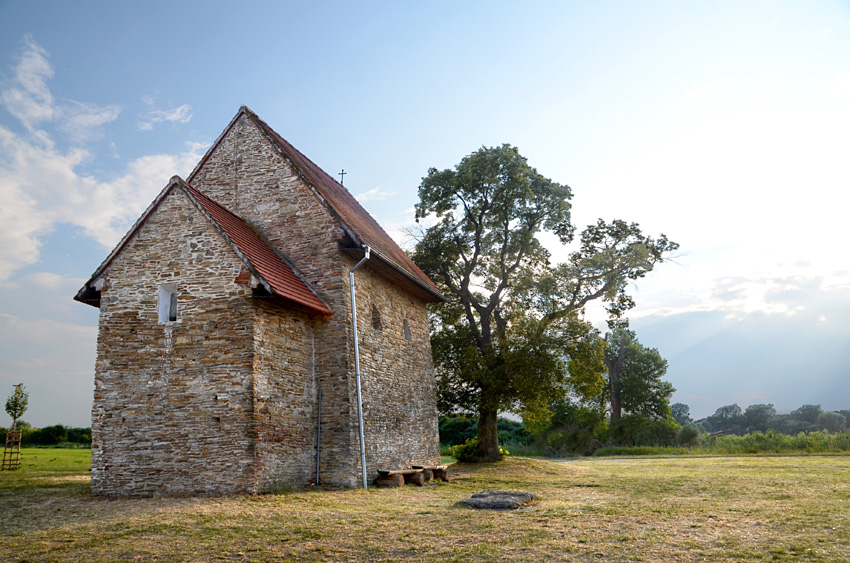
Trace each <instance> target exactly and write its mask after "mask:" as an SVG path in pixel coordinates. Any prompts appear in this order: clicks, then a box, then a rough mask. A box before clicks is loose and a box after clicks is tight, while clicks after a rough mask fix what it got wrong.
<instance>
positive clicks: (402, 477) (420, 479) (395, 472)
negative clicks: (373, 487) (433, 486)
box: [377, 465, 449, 487]
mask: <svg viewBox="0 0 850 563" xmlns="http://www.w3.org/2000/svg"><path fill="white" fill-rule="evenodd" d="M448 468H449V466H448V465H431V466H423V465H414V466H413V467H411V468H410V469H379V470H378V480H377V484H378V486H379V487H403V486H405V485H406V484H408V483H413V484H415V485H418V486H420V487H421V486H423V485H424V484H425V483H427V482H428V481H430V480H431V479H442V480H443V481H448V480H449V472H448Z"/></svg>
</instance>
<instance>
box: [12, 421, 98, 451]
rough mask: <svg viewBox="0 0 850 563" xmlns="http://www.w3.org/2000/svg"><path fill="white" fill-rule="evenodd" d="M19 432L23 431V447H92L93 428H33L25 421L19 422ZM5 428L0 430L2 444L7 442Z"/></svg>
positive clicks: (58, 425)
mask: <svg viewBox="0 0 850 563" xmlns="http://www.w3.org/2000/svg"><path fill="white" fill-rule="evenodd" d="M18 430H20V431H21V444H22V445H23V446H29V447H32V446H52V447H55V446H61V447H71V448H73V447H89V446H91V428H67V427H65V426H62V425H61V424H55V425H53V426H46V427H44V428H32V426H31V425H30V424H29V423H28V422H25V421H23V420H19V421H18ZM6 432H7V430H6V429H5V428H0V442H5V440H6Z"/></svg>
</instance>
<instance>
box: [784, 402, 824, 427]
mask: <svg viewBox="0 0 850 563" xmlns="http://www.w3.org/2000/svg"><path fill="white" fill-rule="evenodd" d="M822 412H823V409H822V408H821V407H820V405H803V406H802V407H800V408H799V409H797V410H795V411H792V412H791V418H795V419H797V420H801V421H803V422H808V423H809V424H817V421H818V417H819V416H820V414H821V413H822Z"/></svg>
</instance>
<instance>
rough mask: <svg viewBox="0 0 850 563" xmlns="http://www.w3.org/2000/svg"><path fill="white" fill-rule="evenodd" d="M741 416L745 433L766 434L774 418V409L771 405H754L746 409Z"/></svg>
mask: <svg viewBox="0 0 850 563" xmlns="http://www.w3.org/2000/svg"><path fill="white" fill-rule="evenodd" d="M743 416H744V426H745V427H746V431H747V432H767V430H768V428H769V427H770V422H771V420H773V419H774V418H775V417H776V409H775V408H774V407H773V405H772V404H767V405H764V404H754V405H750V406H748V407H747V410H746V411H744V415H743Z"/></svg>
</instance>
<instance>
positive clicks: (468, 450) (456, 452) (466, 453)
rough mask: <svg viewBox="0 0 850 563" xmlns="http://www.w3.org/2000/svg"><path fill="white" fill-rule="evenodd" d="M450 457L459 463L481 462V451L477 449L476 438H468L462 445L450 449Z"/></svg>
mask: <svg viewBox="0 0 850 563" xmlns="http://www.w3.org/2000/svg"><path fill="white" fill-rule="evenodd" d="M452 457H453V458H455V459H456V460H458V461H459V462H461V463H477V462H479V461H481V450H479V449H478V438H470V439H469V440H467V441H466V442H464V443H463V444H458V445H457V446H455V447H453V448H452Z"/></svg>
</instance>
